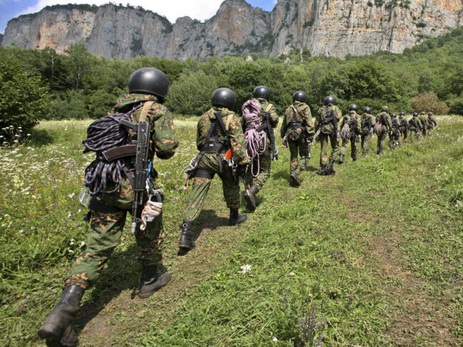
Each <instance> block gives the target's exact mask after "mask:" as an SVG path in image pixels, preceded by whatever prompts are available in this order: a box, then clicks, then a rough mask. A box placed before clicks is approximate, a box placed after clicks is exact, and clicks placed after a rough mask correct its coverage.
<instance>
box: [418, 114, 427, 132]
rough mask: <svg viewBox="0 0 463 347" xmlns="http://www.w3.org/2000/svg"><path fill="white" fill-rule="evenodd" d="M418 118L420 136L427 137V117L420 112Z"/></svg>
mask: <svg viewBox="0 0 463 347" xmlns="http://www.w3.org/2000/svg"><path fill="white" fill-rule="evenodd" d="M418 118H419V119H420V122H421V135H422V136H423V137H426V136H427V135H428V129H429V122H428V117H427V116H426V113H424V112H420V114H419V116H418Z"/></svg>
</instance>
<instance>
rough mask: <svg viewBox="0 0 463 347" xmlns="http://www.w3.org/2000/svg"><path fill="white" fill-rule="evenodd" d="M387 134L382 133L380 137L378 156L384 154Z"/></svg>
mask: <svg viewBox="0 0 463 347" xmlns="http://www.w3.org/2000/svg"><path fill="white" fill-rule="evenodd" d="M386 136H387V132H382V133H381V134H379V135H378V145H377V150H376V153H377V154H381V153H383V149H384V141H385V140H386Z"/></svg>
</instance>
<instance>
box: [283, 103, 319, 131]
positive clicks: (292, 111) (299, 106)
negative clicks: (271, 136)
mask: <svg viewBox="0 0 463 347" xmlns="http://www.w3.org/2000/svg"><path fill="white" fill-rule="evenodd" d="M294 122H296V123H301V124H303V125H304V126H305V127H306V130H307V133H308V134H313V133H314V130H313V127H314V124H313V121H312V112H311V111H310V107H309V105H307V104H306V103H305V102H301V101H298V100H296V101H294V103H293V104H292V105H291V106H288V108H287V109H286V111H285V115H284V117H283V123H282V124H281V129H280V135H281V137H285V135H286V133H287V131H288V128H289V125H290V124H291V123H294Z"/></svg>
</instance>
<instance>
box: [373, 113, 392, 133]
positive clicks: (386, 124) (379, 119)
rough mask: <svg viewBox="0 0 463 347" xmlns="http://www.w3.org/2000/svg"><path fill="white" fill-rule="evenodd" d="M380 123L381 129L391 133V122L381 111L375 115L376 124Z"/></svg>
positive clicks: (388, 116) (386, 114)
mask: <svg viewBox="0 0 463 347" xmlns="http://www.w3.org/2000/svg"><path fill="white" fill-rule="evenodd" d="M378 122H379V123H381V125H382V126H383V127H386V129H387V131H391V129H392V120H391V116H390V115H389V113H387V112H385V111H383V112H381V113H378V114H377V115H376V123H378Z"/></svg>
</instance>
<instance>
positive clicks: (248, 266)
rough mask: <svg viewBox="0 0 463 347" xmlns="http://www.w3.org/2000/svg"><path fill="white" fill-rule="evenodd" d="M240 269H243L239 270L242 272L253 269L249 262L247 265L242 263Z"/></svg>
mask: <svg viewBox="0 0 463 347" xmlns="http://www.w3.org/2000/svg"><path fill="white" fill-rule="evenodd" d="M240 269H241V271H239V272H240V273H242V274H245V273H247V272H249V271H251V269H252V266H251V265H249V264H245V265H242V266H241V267H240Z"/></svg>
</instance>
